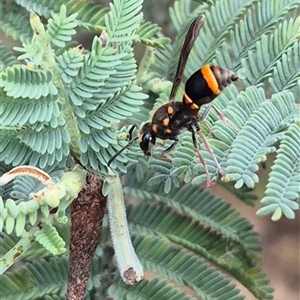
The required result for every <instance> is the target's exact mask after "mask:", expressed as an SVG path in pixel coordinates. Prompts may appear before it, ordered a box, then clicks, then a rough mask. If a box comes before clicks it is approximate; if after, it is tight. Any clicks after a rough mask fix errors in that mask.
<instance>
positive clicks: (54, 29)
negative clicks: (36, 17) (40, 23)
mask: <svg viewBox="0 0 300 300" xmlns="http://www.w3.org/2000/svg"><path fill="white" fill-rule="evenodd" d="M77 15H78V14H77V13H75V14H72V15H70V16H69V17H67V9H66V6H64V5H63V6H61V9H60V12H59V15H55V14H53V16H52V19H49V21H48V26H47V33H48V35H49V37H50V41H51V42H52V43H53V44H54V45H55V46H57V47H59V48H64V47H65V45H66V42H69V41H71V39H72V35H74V34H75V33H76V31H75V30H74V28H75V27H76V26H77V24H76V22H75V18H76V17H77Z"/></svg>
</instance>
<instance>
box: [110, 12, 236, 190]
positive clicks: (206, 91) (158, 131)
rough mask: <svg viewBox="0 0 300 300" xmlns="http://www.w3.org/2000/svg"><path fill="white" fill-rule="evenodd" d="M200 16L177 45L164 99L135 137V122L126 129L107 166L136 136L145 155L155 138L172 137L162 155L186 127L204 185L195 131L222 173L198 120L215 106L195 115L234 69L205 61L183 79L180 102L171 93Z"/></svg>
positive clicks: (201, 18) (233, 76)
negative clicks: (126, 134)
mask: <svg viewBox="0 0 300 300" xmlns="http://www.w3.org/2000/svg"><path fill="white" fill-rule="evenodd" d="M204 20H205V17H204V15H200V16H199V17H197V18H196V19H195V20H194V21H193V22H192V24H191V25H190V27H189V30H188V32H187V34H186V37H185V40H184V43H183V46H182V49H181V53H180V57H179V61H178V65H177V69H176V73H175V76H174V79H173V84H172V89H171V92H170V97H169V100H168V102H167V103H165V104H164V105H162V106H160V107H159V108H158V109H157V110H156V111H155V113H154V115H153V117H152V121H151V122H148V123H146V124H144V126H143V127H142V128H141V130H140V132H139V136H138V137H135V138H132V133H133V130H134V128H135V125H134V126H133V127H132V128H131V129H130V131H129V142H128V144H127V145H126V146H125V147H123V148H122V149H121V150H120V151H118V152H117V153H116V154H115V155H114V156H113V157H111V159H110V160H109V161H108V166H109V165H110V163H111V162H112V161H113V160H114V159H115V158H116V157H117V156H118V155H119V154H121V153H122V152H123V151H124V150H125V149H126V148H128V147H129V145H131V144H132V143H133V141H135V140H137V139H139V145H140V148H141V149H142V150H143V152H144V153H145V155H151V148H152V147H153V146H154V145H155V143H156V138H160V139H162V140H172V141H174V142H173V143H172V144H171V146H170V147H169V148H167V149H166V150H164V151H163V152H162V153H161V155H162V156H165V155H166V154H167V153H168V152H170V151H172V150H173V149H174V148H175V146H176V144H177V143H178V135H180V134H181V133H183V132H185V131H190V132H191V134H192V141H193V145H194V148H195V151H196V153H197V155H198V157H199V160H200V162H201V163H202V164H203V166H204V169H205V172H206V176H207V186H211V185H212V182H211V181H210V176H209V172H208V169H207V166H206V164H205V161H204V159H203V157H202V155H201V154H200V151H199V147H198V143H197V139H196V133H197V134H198V135H199V136H200V137H201V139H202V141H203V143H204V146H205V148H206V149H207V151H208V152H209V153H210V154H211V156H212V158H213V159H214V161H215V164H216V166H217V169H218V171H219V173H220V174H221V175H222V176H224V175H225V173H224V171H223V170H222V168H221V166H220V165H219V163H218V161H217V159H216V158H215V156H214V154H213V152H212V149H211V147H210V146H209V144H208V142H207V140H206V138H205V136H204V134H203V133H202V132H201V131H200V127H199V121H202V120H204V118H205V117H206V116H207V114H208V111H209V109H210V108H211V107H212V108H213V109H215V110H216V108H214V107H213V106H211V105H210V106H208V107H207V108H206V109H205V110H204V113H203V114H202V115H201V116H200V115H199V109H200V107H201V106H202V105H204V104H209V103H210V102H211V101H212V100H213V99H214V98H215V97H217V96H218V95H219V94H220V93H221V92H222V90H223V89H224V88H225V87H226V86H227V85H229V84H230V83H232V82H233V81H236V80H237V79H238V76H237V75H236V74H235V73H233V72H231V71H229V70H224V69H222V68H219V67H218V66H211V65H206V66H204V67H202V68H200V69H199V70H197V71H196V72H195V73H194V74H193V75H192V76H190V77H189V79H188V80H187V82H186V84H185V91H184V93H183V97H182V102H178V101H175V96H176V93H177V90H178V88H179V85H180V83H181V79H182V76H183V72H184V69H185V66H186V63H187V59H188V56H189V54H190V52H191V49H192V47H193V45H194V43H195V40H196V39H197V37H198V35H199V32H200V29H201V28H202V26H203V23H204ZM216 112H217V114H218V115H219V116H220V117H221V118H222V114H221V113H220V112H219V111H218V110H216Z"/></svg>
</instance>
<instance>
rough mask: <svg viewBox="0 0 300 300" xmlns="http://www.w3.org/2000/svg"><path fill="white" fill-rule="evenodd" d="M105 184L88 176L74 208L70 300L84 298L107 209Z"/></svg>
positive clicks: (69, 282)
mask: <svg viewBox="0 0 300 300" xmlns="http://www.w3.org/2000/svg"><path fill="white" fill-rule="evenodd" d="M102 184H103V183H102V181H101V180H99V179H97V178H95V177H93V176H88V178H87V183H86V185H85V187H84V188H83V189H82V191H81V192H80V194H79V195H78V197H77V199H75V200H74V201H73V203H72V205H71V223H72V225H71V241H70V271H69V279H68V290H67V297H66V299H68V300H74V299H76V300H80V299H83V298H84V293H85V290H86V285H87V281H88V278H89V274H90V270H91V264H92V262H93V257H94V253H95V249H96V247H97V244H98V239H99V234H100V230H101V227H102V219H103V216H104V211H105V207H106V197H104V196H103V195H102V193H101V188H102Z"/></svg>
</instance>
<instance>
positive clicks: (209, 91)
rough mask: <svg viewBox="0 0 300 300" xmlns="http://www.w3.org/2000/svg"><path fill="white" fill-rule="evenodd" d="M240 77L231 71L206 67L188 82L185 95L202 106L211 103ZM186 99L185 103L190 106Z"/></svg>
mask: <svg viewBox="0 0 300 300" xmlns="http://www.w3.org/2000/svg"><path fill="white" fill-rule="evenodd" d="M237 79H238V76H237V75H236V74H235V73H233V72H232V71H229V70H224V69H222V68H219V67H217V66H210V65H206V66H204V67H202V68H201V69H200V70H198V71H197V72H195V73H194V74H193V75H192V76H191V77H190V78H189V79H188V80H187V82H186V85H185V94H186V95H187V96H188V97H189V98H190V99H191V100H192V102H193V103H196V104H197V105H199V106H201V105H203V104H206V103H209V102H211V101H212V100H213V99H214V98H215V97H216V96H218V95H219V94H220V93H221V92H222V90H223V89H224V88H225V87H226V86H227V85H229V84H230V83H231V82H232V81H236V80H237ZM188 97H184V99H183V100H184V102H185V103H186V104H188V103H187V102H188V101H186V99H187V98H188Z"/></svg>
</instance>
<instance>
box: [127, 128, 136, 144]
mask: <svg viewBox="0 0 300 300" xmlns="http://www.w3.org/2000/svg"><path fill="white" fill-rule="evenodd" d="M135 128H137V125H136V124H133V125H132V126H131V128H130V130H129V133H128V135H129V143H130V141H131V140H132V133H133V130H134V129H135ZM135 140H136V138H134V139H133V141H135ZM133 141H132V142H133ZM132 142H131V143H132Z"/></svg>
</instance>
